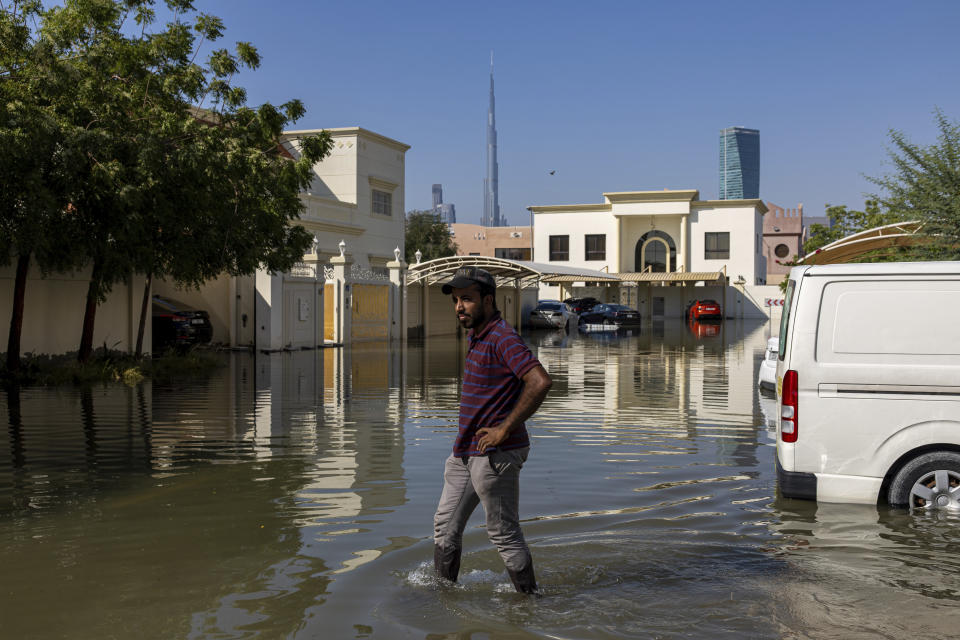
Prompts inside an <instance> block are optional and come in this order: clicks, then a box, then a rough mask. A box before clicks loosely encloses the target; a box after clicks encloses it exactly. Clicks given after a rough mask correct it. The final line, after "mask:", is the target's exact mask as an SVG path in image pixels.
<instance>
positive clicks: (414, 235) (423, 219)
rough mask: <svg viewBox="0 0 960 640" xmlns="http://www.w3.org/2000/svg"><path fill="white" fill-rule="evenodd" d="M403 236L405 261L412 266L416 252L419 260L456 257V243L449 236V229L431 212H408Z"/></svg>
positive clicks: (437, 215)
mask: <svg viewBox="0 0 960 640" xmlns="http://www.w3.org/2000/svg"><path fill="white" fill-rule="evenodd" d="M406 227H407V228H406V231H405V234H404V240H403V243H404V247H405V248H406V252H405V253H404V256H405V259H406V261H407V262H408V263H410V264H412V263H415V262H416V261H417V259H416V256H415V254H416V252H417V251H418V250H419V251H420V253H421V257H420V259H421V260H424V261H426V260H433V259H434V258H445V257H447V256H455V255H457V243H455V242H454V241H453V238H452V237H451V236H450V227H449V226H447V223H446V222H443V221H442V220H441V219H440V216H439V214H437V213H434V212H433V211H429V210H428V211H417V210H414V211H410V212H408V213H407V223H406Z"/></svg>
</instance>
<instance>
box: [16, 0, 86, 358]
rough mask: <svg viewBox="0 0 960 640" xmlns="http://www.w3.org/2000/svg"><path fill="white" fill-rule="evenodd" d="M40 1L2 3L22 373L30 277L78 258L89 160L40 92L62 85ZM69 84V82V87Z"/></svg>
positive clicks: (70, 131)
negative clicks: (78, 188)
mask: <svg viewBox="0 0 960 640" xmlns="http://www.w3.org/2000/svg"><path fill="white" fill-rule="evenodd" d="M40 11H41V5H40V2H38V1H31V2H19V3H13V4H12V5H9V6H2V7H0V149H2V150H3V153H2V154H0V181H2V184H3V188H2V189H0V263H2V264H9V262H10V261H11V260H14V261H15V263H16V268H15V277H14V292H13V300H12V304H11V305H10V309H11V315H10V328H9V332H8V336H7V359H6V363H5V366H6V368H7V370H9V371H11V372H17V371H19V370H20V366H21V360H20V341H21V335H22V327H23V312H24V306H25V298H26V283H27V276H28V273H29V271H30V270H31V268H32V267H34V266H35V267H36V268H39V270H40V271H41V273H42V274H44V275H49V274H50V273H51V272H53V271H61V270H64V269H66V268H68V267H69V266H70V264H72V262H73V261H74V259H75V258H76V256H77V255H78V254H77V251H78V247H77V245H76V243H75V241H74V240H75V238H76V235H77V233H78V229H77V228H76V227H75V225H74V224H73V222H74V219H73V216H72V210H71V209H70V208H69V207H68V206H66V203H67V202H68V197H67V193H68V186H69V185H70V184H71V182H72V181H73V180H74V179H75V177H76V171H75V167H77V166H78V164H80V163H81V162H82V158H80V157H79V156H78V154H77V150H76V148H75V147H74V145H73V144H72V143H71V142H70V140H71V137H72V136H74V135H75V134H76V133H78V132H77V130H76V129H74V128H72V127H69V126H67V125H65V123H64V122H63V120H62V119H61V118H60V117H59V115H58V114H57V113H56V112H55V110H54V109H52V108H51V106H50V105H49V103H46V102H45V101H41V100H37V99H36V98H37V96H38V95H40V94H41V93H42V92H44V91H47V90H49V89H50V88H51V87H52V86H53V85H55V84H57V83H58V82H62V77H60V76H59V75H58V73H57V69H56V68H51V67H50V66H49V65H48V64H47V63H48V60H47V59H46V58H45V56H43V52H42V50H43V46H42V45H43V44H45V43H40V42H38V41H37V40H36V38H35V37H34V33H33V31H32V29H31V25H32V23H33V22H34V21H35V20H36V19H37V18H38V16H39V14H40ZM61 88H63V86H62V85H61Z"/></svg>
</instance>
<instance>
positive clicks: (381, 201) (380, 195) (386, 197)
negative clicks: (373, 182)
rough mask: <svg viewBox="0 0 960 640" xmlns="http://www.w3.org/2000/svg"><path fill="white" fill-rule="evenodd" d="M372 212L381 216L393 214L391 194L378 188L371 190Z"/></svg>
mask: <svg viewBox="0 0 960 640" xmlns="http://www.w3.org/2000/svg"><path fill="white" fill-rule="evenodd" d="M373 212H374V213H379V214H380V215H382V216H392V215H393V194H392V193H387V192H386V191H380V190H379V189H374V190H373Z"/></svg>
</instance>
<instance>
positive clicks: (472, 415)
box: [453, 311, 540, 457]
mask: <svg viewBox="0 0 960 640" xmlns="http://www.w3.org/2000/svg"><path fill="white" fill-rule="evenodd" d="M468 337H469V339H470V346H469V348H468V349H467V357H466V362H465V364H464V368H463V389H462V391H461V395H460V432H459V433H458V434H457V440H456V442H454V444H453V455H455V456H458V457H460V456H475V455H481V454H483V453H486V452H485V451H479V450H478V449H477V441H478V440H479V438H478V437H477V429H481V428H483V427H493V426H495V425H496V424H497V423H498V422H501V421H502V420H503V419H504V418H506V417H507V416H508V415H509V414H510V411H512V410H513V407H514V405H515V404H516V403H517V398H518V397H519V396H520V390H521V389H522V388H523V381H522V380H521V378H522V377H523V376H524V375H525V374H526V373H527V372H529V371H530V370H531V369H533V368H534V367H536V366H537V365H539V364H540V361H539V360H537V359H536V358H535V357H534V356H533V354H532V353H530V349H528V348H527V345H526V344H524V343H523V340H522V339H521V338H520V336H518V335H517V332H516V331H514V330H513V327H511V326H510V325H508V324H507V323H506V322H504V320H503V318H502V317H501V316H500V312H499V311H498V312H496V313H494V314H493V316H491V317H490V320H489V322H487V324H486V325H485V326H484V327H483V329H482V330H481V331H480V332H479V333H475V332H474V331H472V330H471V331H470V333H469V336H468ZM528 446H530V438H529V436H528V435H527V427H526V425H520V426H519V427H517V428H516V429H514V430H513V432H511V433H510V435H509V436H507V439H506V440H504V441H503V442H502V443H500V446H499V448H500V449H503V450H506V449H518V448H520V447H528ZM493 449H494V448H493V447H490V448H488V449H487V452H488V451H492V450H493Z"/></svg>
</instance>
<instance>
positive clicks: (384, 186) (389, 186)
mask: <svg viewBox="0 0 960 640" xmlns="http://www.w3.org/2000/svg"><path fill="white" fill-rule="evenodd" d="M367 180H368V181H369V182H370V186H371V187H373V188H374V189H380V190H382V191H390V192H393V190H394V189H396V188H397V187H398V186H400V184H399V183H397V182H390V181H389V180H384V179H383V178H377V177H375V176H367Z"/></svg>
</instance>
